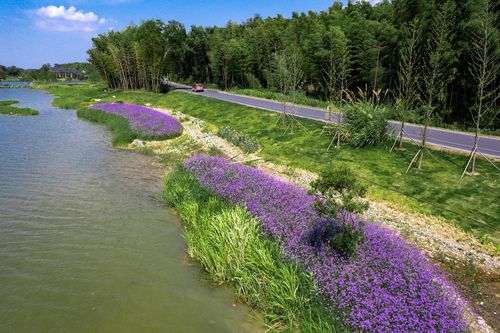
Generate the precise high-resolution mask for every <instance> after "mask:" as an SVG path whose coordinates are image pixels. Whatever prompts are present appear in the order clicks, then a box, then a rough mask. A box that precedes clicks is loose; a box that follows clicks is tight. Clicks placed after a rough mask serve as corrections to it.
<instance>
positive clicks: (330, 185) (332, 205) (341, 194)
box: [310, 166, 369, 217]
mask: <svg viewBox="0 0 500 333" xmlns="http://www.w3.org/2000/svg"><path fill="white" fill-rule="evenodd" d="M366 191H367V187H366V185H364V184H361V183H359V182H358V181H357V179H356V176H355V175H354V173H353V172H352V170H351V169H349V168H348V167H346V166H336V167H333V168H329V169H326V170H324V171H323V172H321V173H320V175H319V178H318V179H317V180H315V181H313V182H312V183H311V191H310V194H313V195H315V196H316V198H317V199H316V203H315V208H316V209H317V210H319V211H320V212H321V213H322V214H323V215H325V216H330V217H335V215H336V214H337V212H339V211H340V210H342V209H345V210H347V211H350V212H353V213H363V212H365V211H366V210H367V209H368V207H369V205H368V203H367V202H366V201H362V200H360V198H363V197H364V196H365V195H366Z"/></svg>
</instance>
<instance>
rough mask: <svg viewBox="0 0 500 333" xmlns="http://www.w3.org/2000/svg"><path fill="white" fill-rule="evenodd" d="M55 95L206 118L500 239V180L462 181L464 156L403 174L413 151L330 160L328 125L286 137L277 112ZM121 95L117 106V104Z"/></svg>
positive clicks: (381, 195)
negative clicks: (346, 169)
mask: <svg viewBox="0 0 500 333" xmlns="http://www.w3.org/2000/svg"><path fill="white" fill-rule="evenodd" d="M45 88H46V89H48V90H49V92H51V93H53V94H55V95H58V96H61V98H59V99H57V100H56V102H55V103H56V105H57V106H60V107H66V108H73V109H75V108H78V107H79V106H80V105H82V103H84V104H85V103H86V104H90V103H92V101H93V99H94V98H101V99H102V101H103V102H104V101H108V102H109V101H118V100H121V101H124V102H128V103H136V104H145V103H151V104H152V105H153V106H156V107H165V108H172V109H176V110H178V111H180V112H183V113H186V114H189V115H191V116H194V117H197V118H200V119H202V120H204V121H206V122H207V123H209V124H211V125H213V126H214V127H215V128H217V127H222V126H231V127H233V128H234V129H236V130H238V131H240V132H242V133H245V134H247V135H249V136H251V137H254V138H256V139H257V140H258V141H259V143H260V145H261V146H262V151H261V155H262V156H263V157H264V158H265V159H267V160H269V161H273V162H276V163H281V164H286V165H291V166H296V167H301V168H305V169H308V170H311V171H318V170H320V169H321V168H324V167H327V166H328V165H329V164H330V163H334V164H335V163H345V164H348V165H350V166H351V167H353V169H355V170H356V172H357V173H358V175H359V176H360V177H362V178H363V179H365V181H366V182H368V183H369V184H371V185H372V186H371V188H370V191H369V196H370V197H371V198H373V199H383V200H386V201H389V202H392V203H394V204H397V205H398V206H399V207H402V208H407V209H411V210H415V211H417V212H421V213H424V214H433V215H436V216H441V217H444V218H446V219H447V220H448V221H450V222H451V223H456V224H457V225H459V226H460V227H462V228H463V229H464V230H471V231H473V232H474V233H475V234H476V235H477V236H478V237H482V236H484V235H485V234H489V235H491V236H492V237H494V238H497V237H498V229H499V228H498V225H499V221H500V205H498V202H500V178H499V177H498V172H497V171H495V170H494V169H493V168H492V166H491V165H489V164H488V163H486V162H484V161H483V160H478V164H477V168H478V171H479V173H480V174H481V175H480V176H477V177H466V178H465V179H464V180H462V181H460V172H461V170H462V168H463V166H464V164H465V162H466V158H465V157H464V156H460V155H456V154H451V153H446V152H434V153H433V155H434V156H435V158H436V159H434V158H432V157H430V156H429V155H427V156H426V159H425V161H424V170H421V171H417V170H412V171H411V172H410V173H409V174H408V175H405V174H404V172H405V170H406V167H407V165H408V162H409V160H410V159H411V158H412V156H413V155H414V154H415V152H416V149H415V147H411V146H410V145H406V147H407V150H405V151H403V152H397V153H393V154H389V153H388V147H387V146H379V147H370V148H364V149H353V148H351V147H349V146H343V147H342V148H341V149H338V150H337V149H333V150H331V151H330V152H328V153H327V152H326V147H327V145H328V143H329V138H327V137H325V136H320V135H319V134H320V132H321V128H322V124H321V123H319V122H315V121H309V120H302V119H301V120H300V121H301V122H302V124H304V125H305V126H306V127H307V129H308V130H307V131H303V130H301V131H298V132H296V133H295V134H294V135H289V134H288V135H283V129H282V128H279V127H275V123H276V119H277V117H278V115H277V114H276V113H273V112H263V111H262V110H258V109H254V108H250V107H245V106H241V105H236V104H232V103H229V102H224V101H217V100H212V99H208V98H204V97H201V96H194V95H191V94H186V93H183V92H171V93H169V94H166V95H156V94H152V93H148V92H144V91H133V92H123V91H113V92H104V91H103V88H102V87H99V86H88V85H86V86H74V87H72V86H52V87H45ZM112 95H116V98H112Z"/></svg>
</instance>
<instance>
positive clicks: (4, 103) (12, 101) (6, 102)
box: [0, 99, 19, 106]
mask: <svg viewBox="0 0 500 333" xmlns="http://www.w3.org/2000/svg"><path fill="white" fill-rule="evenodd" d="M17 103H19V101H16V100H15V99H9V100H5V101H0V106H7V105H12V104H17Z"/></svg>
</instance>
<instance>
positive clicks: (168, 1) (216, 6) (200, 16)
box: [0, 0, 333, 68]
mask: <svg viewBox="0 0 500 333" xmlns="http://www.w3.org/2000/svg"><path fill="white" fill-rule="evenodd" d="M332 3H333V0H251V1H248V0H246V1H245V0H225V1H224V0H198V1H196V0H191V1H185V0H156V1H153V0H57V1H56V0H51V1H46V0H0V64H2V65H5V66H12V65H15V66H18V67H22V68H39V67H40V66H41V65H42V64H45V63H50V64H54V63H66V62H73V61H85V60H86V58H87V54H86V51H87V50H88V49H89V48H90V47H91V43H92V42H91V38H92V37H93V36H96V35H97V34H98V33H104V32H106V31H108V30H110V29H113V30H120V29H122V28H123V27H125V26H127V25H128V24H129V23H132V22H134V23H139V22H140V21H141V20H145V19H161V20H164V21H169V20H177V21H180V22H182V23H184V24H185V26H186V27H189V26H191V25H202V26H213V25H217V26H223V25H225V24H226V23H227V22H228V21H229V20H233V21H235V22H242V21H244V20H246V19H247V18H250V17H252V16H254V15H255V14H260V15H261V16H262V17H268V16H275V15H276V14H282V15H284V16H285V17H290V16H291V14H292V12H294V11H297V12H307V11H309V10H315V11H320V10H324V9H326V8H328V7H329V6H331V4H332Z"/></svg>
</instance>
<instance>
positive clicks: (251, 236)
mask: <svg viewBox="0 0 500 333" xmlns="http://www.w3.org/2000/svg"><path fill="white" fill-rule="evenodd" d="M164 195H165V198H166V199H167V201H168V202H169V203H170V204H172V205H173V206H175V208H176V210H177V211H178V212H179V214H180V216H181V217H182V220H183V222H184V225H185V231H184V237H185V239H186V241H187V244H188V253H189V255H190V256H191V257H193V258H196V259H197V260H198V261H199V262H200V264H201V266H202V267H203V269H204V270H205V271H206V272H207V274H208V277H209V278H210V279H211V280H212V281H214V282H215V283H217V284H221V283H229V284H231V285H232V286H233V288H234V289H235V291H236V293H237V295H238V297H239V298H241V299H242V300H244V301H245V302H246V303H248V304H249V305H250V306H252V307H254V308H256V309H258V310H260V311H261V312H262V314H263V315H264V318H265V320H266V322H267V323H268V325H269V327H268V330H269V331H271V332H299V331H300V332H344V331H345V328H344V327H343V326H342V324H341V323H340V322H339V320H338V319H337V318H336V316H335V315H334V314H333V313H331V312H330V311H329V310H328V309H327V308H325V307H324V306H323V305H322V303H321V299H320V298H319V296H318V295H317V294H316V292H315V289H314V286H313V280H312V277H311V276H310V275H309V274H307V273H305V272H304V271H302V270H301V269H300V267H298V266H297V265H296V264H294V263H292V262H290V261H288V260H286V259H285V258H284V255H283V253H282V252H281V250H280V248H279V245H278V243H277V242H275V241H273V240H270V239H269V238H267V237H266V236H264V234H263V233H262V232H261V231H260V225H259V222H258V221H257V220H255V219H254V218H252V217H251V216H250V215H249V214H248V213H247V212H246V211H245V210H244V209H243V208H241V207H238V206H234V205H231V204H229V203H227V202H225V201H224V200H221V199H219V198H217V197H216V196H214V195H213V194H211V193H210V192H209V191H207V190H205V189H203V188H202V187H201V186H200V184H199V183H198V182H197V181H196V180H195V179H194V178H192V177H191V176H190V175H189V174H188V173H187V172H186V171H185V170H184V169H183V168H182V167H178V168H177V169H176V170H174V171H173V172H172V173H170V174H169V175H168V176H167V178H166V180H165V186H164Z"/></svg>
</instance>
